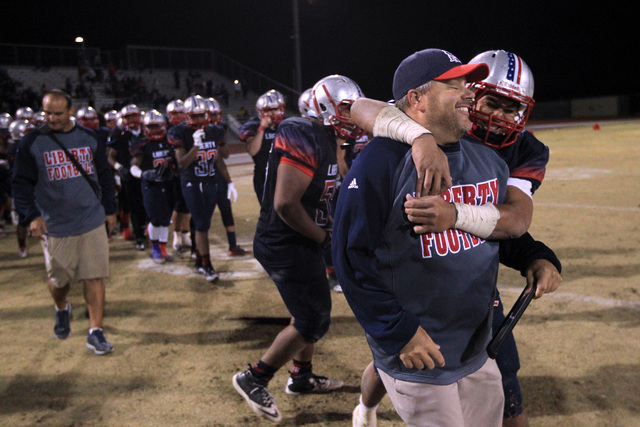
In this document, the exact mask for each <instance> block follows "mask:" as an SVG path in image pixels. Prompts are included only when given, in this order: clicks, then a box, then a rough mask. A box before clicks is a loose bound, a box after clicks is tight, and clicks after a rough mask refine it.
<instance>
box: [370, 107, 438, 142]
mask: <svg viewBox="0 0 640 427" xmlns="http://www.w3.org/2000/svg"><path fill="white" fill-rule="evenodd" d="M425 133H426V134H431V132H430V131H429V130H427V129H425V128H424V127H423V126H421V125H419V124H418V123H416V122H415V121H414V120H413V119H412V118H411V117H409V116H407V115H406V114H405V113H404V112H403V111H402V110H399V109H398V108H397V107H395V106H393V105H387V106H386V107H384V108H383V109H382V110H380V112H379V113H378V115H377V116H376V121H375V123H374V124H373V136H381V137H384V138H391V139H394V140H396V141H402V142H404V143H406V144H409V145H413V141H414V140H415V139H416V138H418V137H419V136H420V135H424V134H425Z"/></svg>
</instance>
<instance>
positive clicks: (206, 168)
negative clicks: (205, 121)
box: [167, 122, 225, 181]
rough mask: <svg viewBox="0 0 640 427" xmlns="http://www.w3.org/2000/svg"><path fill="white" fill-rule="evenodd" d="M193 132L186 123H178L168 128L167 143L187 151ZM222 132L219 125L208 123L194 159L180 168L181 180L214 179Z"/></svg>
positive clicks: (221, 144)
mask: <svg viewBox="0 0 640 427" xmlns="http://www.w3.org/2000/svg"><path fill="white" fill-rule="evenodd" d="M194 132H195V130H194V129H192V128H190V127H189V126H188V125H187V124H186V123H184V122H183V123H180V124H179V125H176V126H174V127H172V128H171V129H169V132H168V134H167V136H168V140H169V144H170V145H171V146H172V147H173V148H184V150H185V151H186V152H189V150H191V148H192V147H193V133H194ZM224 133H225V130H224V129H223V128H222V127H221V126H212V125H209V126H207V127H206V128H205V129H204V138H203V140H202V147H201V148H200V150H199V151H198V154H197V156H196V158H195V160H194V161H193V162H191V164H190V165H189V166H188V167H187V168H185V169H182V168H181V169H180V178H181V179H182V180H183V181H184V180H186V181H193V180H195V181H215V175H216V160H217V159H218V156H219V153H218V149H219V148H220V147H221V146H223V145H224Z"/></svg>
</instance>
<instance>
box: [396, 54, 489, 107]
mask: <svg viewBox="0 0 640 427" xmlns="http://www.w3.org/2000/svg"><path fill="white" fill-rule="evenodd" d="M488 75H489V67H488V66H487V64H485V63H477V64H463V63H462V62H461V61H460V60H459V59H458V58H457V57H456V56H455V55H453V54H451V53H449V52H447V51H446V50H441V49H424V50H420V51H418V52H416V53H414V54H412V55H410V56H408V57H407V58H405V59H404V60H403V61H402V62H401V63H400V65H399V66H398V68H397V69H396V72H395V75H394V76H393V97H394V98H395V100H396V101H397V100H399V99H401V98H402V97H403V96H405V95H406V94H407V92H409V91H410V90H411V89H415V88H417V87H419V86H422V85H423V84H425V83H427V82H429V81H431V80H437V81H441V80H449V79H457V78H460V77H465V78H466V79H467V83H471V82H477V81H480V80H482V79H484V78H485V77H487V76H488Z"/></svg>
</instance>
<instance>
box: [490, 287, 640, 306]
mask: <svg viewBox="0 0 640 427" xmlns="http://www.w3.org/2000/svg"><path fill="white" fill-rule="evenodd" d="M502 286H503V285H498V288H499V289H500V293H505V294H510V295H520V293H521V292H522V288H516V287H513V286H504V287H502ZM542 298H543V299H546V298H553V299H558V300H563V301H567V300H568V301H573V302H589V303H593V304H596V305H600V306H603V307H619V308H629V309H632V310H640V302H633V301H623V300H619V299H613V298H602V297H594V296H590V295H578V294H573V293H569V292H553V293H550V294H545V295H544V296H543V297H542Z"/></svg>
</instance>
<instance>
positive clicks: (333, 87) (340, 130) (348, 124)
mask: <svg viewBox="0 0 640 427" xmlns="http://www.w3.org/2000/svg"><path fill="white" fill-rule="evenodd" d="M362 96H364V95H363V94H362V90H360V86H358V84H357V83H356V82H354V81H353V80H351V79H350V78H348V77H345V76H341V75H338V74H334V75H331V76H327V77H325V78H323V79H320V80H319V81H318V82H317V83H316V84H315V85H313V108H314V110H315V112H316V114H317V117H318V119H320V120H321V121H322V123H323V124H324V125H325V126H331V127H333V128H334V129H335V131H336V133H337V134H338V135H339V136H342V137H343V138H346V139H350V138H353V139H358V138H360V137H361V136H362V135H364V133H365V131H364V129H362V128H360V127H358V126H357V125H356V124H355V123H354V122H353V120H351V115H350V113H349V109H350V108H351V104H353V102H354V101H355V100H356V99H358V98H360V97H362Z"/></svg>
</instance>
